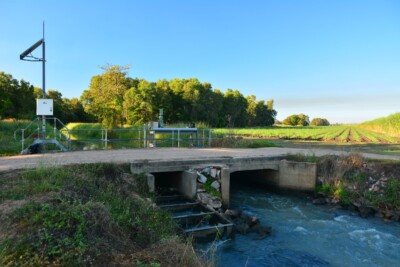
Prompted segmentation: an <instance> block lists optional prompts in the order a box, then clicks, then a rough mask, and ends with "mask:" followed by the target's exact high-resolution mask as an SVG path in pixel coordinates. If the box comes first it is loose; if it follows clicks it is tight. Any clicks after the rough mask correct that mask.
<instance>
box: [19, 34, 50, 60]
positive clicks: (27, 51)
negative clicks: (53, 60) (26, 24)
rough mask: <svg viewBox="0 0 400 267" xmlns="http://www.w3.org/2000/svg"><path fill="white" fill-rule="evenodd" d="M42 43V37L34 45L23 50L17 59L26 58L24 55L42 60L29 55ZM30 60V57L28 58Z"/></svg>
mask: <svg viewBox="0 0 400 267" xmlns="http://www.w3.org/2000/svg"><path fill="white" fill-rule="evenodd" d="M43 43H44V39H40V40H39V41H37V42H36V43H35V44H34V45H32V46H31V47H29V48H28V49H26V50H25V52H23V53H22V54H21V55H20V56H19V59H20V60H26V59H25V58H26V57H28V58H29V57H30V58H34V59H36V61H42V60H43V59H37V58H35V57H33V56H31V55H30V54H31V53H32V52H33V51H34V50H35V49H36V48H38V47H39V46H40V45H41V44H43ZM29 60H30V59H29Z"/></svg>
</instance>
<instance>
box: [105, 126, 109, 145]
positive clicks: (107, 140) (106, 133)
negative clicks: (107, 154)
mask: <svg viewBox="0 0 400 267" xmlns="http://www.w3.org/2000/svg"><path fill="white" fill-rule="evenodd" d="M105 131H106V150H107V147H108V143H107V142H108V137H107V134H108V129H105Z"/></svg>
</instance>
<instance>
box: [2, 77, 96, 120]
mask: <svg viewBox="0 0 400 267" xmlns="http://www.w3.org/2000/svg"><path fill="white" fill-rule="evenodd" d="M42 97H43V90H42V89H41V88H38V87H34V86H33V85H31V84H30V83H29V82H26V81H24V80H20V81H18V80H17V79H15V78H13V77H12V75H11V74H7V73H5V72H0V119H4V118H14V119H19V120H33V119H34V118H35V117H36V99H38V98H42ZM46 98H51V99H53V101H54V102H53V103H54V106H53V108H54V116H55V117H57V118H59V119H60V120H61V121H63V122H73V121H76V122H94V121H95V118H94V117H93V116H91V115H90V114H88V113H86V112H85V110H84V108H83V106H82V103H81V101H80V100H79V99H78V98H72V99H68V98H65V97H63V96H62V94H61V93H60V92H59V91H57V90H48V91H47V92H46Z"/></svg>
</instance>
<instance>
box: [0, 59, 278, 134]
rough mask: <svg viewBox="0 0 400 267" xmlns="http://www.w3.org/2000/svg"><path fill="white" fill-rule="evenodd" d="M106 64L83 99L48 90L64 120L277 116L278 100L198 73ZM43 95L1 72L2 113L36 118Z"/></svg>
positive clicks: (262, 120)
mask: <svg viewBox="0 0 400 267" xmlns="http://www.w3.org/2000/svg"><path fill="white" fill-rule="evenodd" d="M102 69H103V73H102V74H100V75H96V76H93V77H92V78H91V80H90V86H89V89H87V90H84V91H83V93H82V95H81V97H80V99H78V98H72V99H68V98H63V97H62V94H61V93H60V92H58V91H56V90H49V91H48V92H47V98H52V99H54V116H55V117H58V118H59V119H60V120H62V121H63V122H65V123H67V122H93V121H98V122H101V123H102V124H103V125H104V126H105V127H108V128H112V127H115V126H117V125H124V124H131V125H134V124H143V123H147V122H150V121H157V120H158V116H159V110H160V109H163V111H164V121H165V122H166V123H181V122H184V123H195V122H202V123H205V124H207V125H209V126H211V127H246V126H271V125H272V124H273V123H274V121H275V117H276V115H277V112H276V110H274V101H273V100H269V101H264V100H257V99H256V97H255V96H254V95H251V96H247V97H245V96H243V94H242V93H240V92H239V91H238V90H232V89H227V90H226V92H225V93H223V92H222V91H220V90H219V89H213V88H212V85H211V84H210V83H208V82H200V81H199V80H198V79H196V78H191V79H178V78H175V79H171V80H166V79H163V80H158V81H157V82H150V81H146V80H145V79H138V78H131V77H128V75H127V71H128V69H129V68H128V67H125V66H118V65H107V66H104V67H102ZM41 97H42V90H41V89H40V88H36V87H33V86H32V85H30V84H29V83H28V82H25V81H23V80H21V81H17V80H16V79H13V78H12V76H11V75H10V74H5V73H4V72H0V117H2V118H7V117H12V118H16V119H30V118H34V117H35V110H36V108H35V99H36V98H41ZM22 106H23V107H22Z"/></svg>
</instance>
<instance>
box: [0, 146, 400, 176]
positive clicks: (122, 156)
mask: <svg viewBox="0 0 400 267" xmlns="http://www.w3.org/2000/svg"><path fill="white" fill-rule="evenodd" d="M297 153H301V154H306V155H316V156H322V155H344V154H348V152H344V151H343V152H342V151H334V150H323V149H299V148H257V149H233V148H203V149H185V148H157V149H126V150H93V151H74V152H63V153H61V152H60V153H50V154H39V155H20V156H12V157H0V172H7V171H10V170H16V169H26V168H34V167H36V166H40V165H44V166H49V165H50V166H52V165H69V164H76V163H96V162H115V163H131V162H134V161H137V160H151V161H154V160H156V161H158V160H159V161H162V160H172V159H201V158H218V157H232V158H240V157H261V156H267V157H268V156H271V157H273V156H282V155H286V154H297ZM362 155H363V156H364V157H367V158H373V159H391V160H400V155H378V154H368V153H364V154H362Z"/></svg>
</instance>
